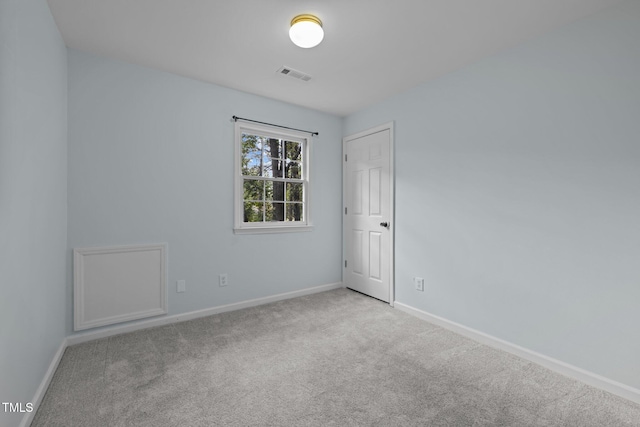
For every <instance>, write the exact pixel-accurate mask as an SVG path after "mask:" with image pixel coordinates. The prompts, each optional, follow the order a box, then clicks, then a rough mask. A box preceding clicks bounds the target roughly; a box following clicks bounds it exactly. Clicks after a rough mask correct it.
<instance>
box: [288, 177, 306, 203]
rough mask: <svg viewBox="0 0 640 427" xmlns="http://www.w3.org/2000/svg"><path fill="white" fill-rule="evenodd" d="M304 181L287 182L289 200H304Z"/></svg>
mask: <svg viewBox="0 0 640 427" xmlns="http://www.w3.org/2000/svg"><path fill="white" fill-rule="evenodd" d="M302 189H303V187H302V183H301V182H300V183H298V182H287V201H288V202H301V201H302Z"/></svg>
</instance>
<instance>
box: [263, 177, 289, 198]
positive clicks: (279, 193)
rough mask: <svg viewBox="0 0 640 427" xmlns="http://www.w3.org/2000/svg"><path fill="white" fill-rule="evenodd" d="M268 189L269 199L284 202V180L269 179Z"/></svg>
mask: <svg viewBox="0 0 640 427" xmlns="http://www.w3.org/2000/svg"><path fill="white" fill-rule="evenodd" d="M266 185H267V188H268V191H267V200H273V201H276V202H284V196H285V193H284V189H285V188H284V182H280V181H267V183H266Z"/></svg>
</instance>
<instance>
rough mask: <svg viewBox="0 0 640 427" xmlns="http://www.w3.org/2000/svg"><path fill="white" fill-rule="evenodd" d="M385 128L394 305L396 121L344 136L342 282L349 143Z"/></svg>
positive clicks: (390, 300)
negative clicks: (386, 132) (346, 159)
mask: <svg viewBox="0 0 640 427" xmlns="http://www.w3.org/2000/svg"><path fill="white" fill-rule="evenodd" d="M384 130H389V187H390V188H389V199H390V200H389V203H391V206H390V209H389V224H390V227H389V233H390V236H389V244H390V245H391V247H390V248H389V305H390V306H391V307H393V303H394V301H395V288H396V286H395V282H396V280H395V277H396V274H395V258H394V255H395V248H396V239H395V235H396V232H395V228H396V227H395V226H396V222H395V210H396V197H395V189H396V174H395V169H394V164H395V157H394V153H395V145H394V122H393V121H390V122H388V123H384V124H382V125H379V126H375V127H373V128H370V129H367V130H364V131H361V132H358V133H355V134H353V135H348V136H345V137H344V138H342V284H343V286H346V283H345V266H344V262H345V257H346V244H345V238H346V236H345V234H346V233H345V229H346V228H345V221H346V215H345V213H344V211H345V208H346V206H347V182H348V180H347V162H346V161H345V156H346V155H347V143H348V142H349V141H352V140H354V139H358V138H362V137H363V136H367V135H371V134H373V133H377V132H381V131H384Z"/></svg>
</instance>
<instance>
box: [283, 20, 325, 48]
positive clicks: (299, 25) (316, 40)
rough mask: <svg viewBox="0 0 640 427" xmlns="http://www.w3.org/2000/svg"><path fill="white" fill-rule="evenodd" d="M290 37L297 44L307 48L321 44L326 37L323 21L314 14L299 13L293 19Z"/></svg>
mask: <svg viewBox="0 0 640 427" xmlns="http://www.w3.org/2000/svg"><path fill="white" fill-rule="evenodd" d="M289 38H291V41H292V42H293V43H294V44H295V45H296V46H300V47H303V48H305V49H307V48H310V47H314V46H317V45H319V44H320V42H321V41H322V39H323V38H324V30H323V29H322V21H320V20H319V19H318V18H317V17H315V16H313V15H298V16H296V17H295V18H293V19H292V20H291V28H290V29H289Z"/></svg>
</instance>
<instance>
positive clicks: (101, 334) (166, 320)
mask: <svg viewBox="0 0 640 427" xmlns="http://www.w3.org/2000/svg"><path fill="white" fill-rule="evenodd" d="M342 287H343V285H342V282H337V283H329V284H327V285H320V286H314V287H312V288H306V289H301V290H298V291H292V292H285V293H282V294H277V295H271V296H267V297H262V298H255V299H250V300H246V301H240V302H236V303H233V304H227V305H220V306H218V307H212V308H206V309H203V310H197V311H191V312H188V313H182V314H175V315H173V316H162V317H156V318H153V319H148V320H143V321H139V322H136V323H131V324H127V325H121V326H113V327H108V328H105V329H100V330H99V331H94V332H83V333H79V334H74V335H70V336H68V337H67V339H66V341H67V345H74V344H80V343H83V342H87V341H92V340H96V339H99V338H106V337H110V336H113V335H119V334H124V333H127V332H133V331H137V330H140V329H146V328H152V327H154V326H162V325H168V324H170V323H178V322H184V321H186V320H192V319H197V318H199V317H206V316H211V315H213V314H218V313H224V312H227V311H234V310H240V309H243V308H248V307H255V306H258V305H263V304H268V303H271V302H276V301H281V300H285V299H290V298H297V297H301V296H304V295H311V294H315V293H318V292H325V291H330V290H332V289H338V288H342Z"/></svg>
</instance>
